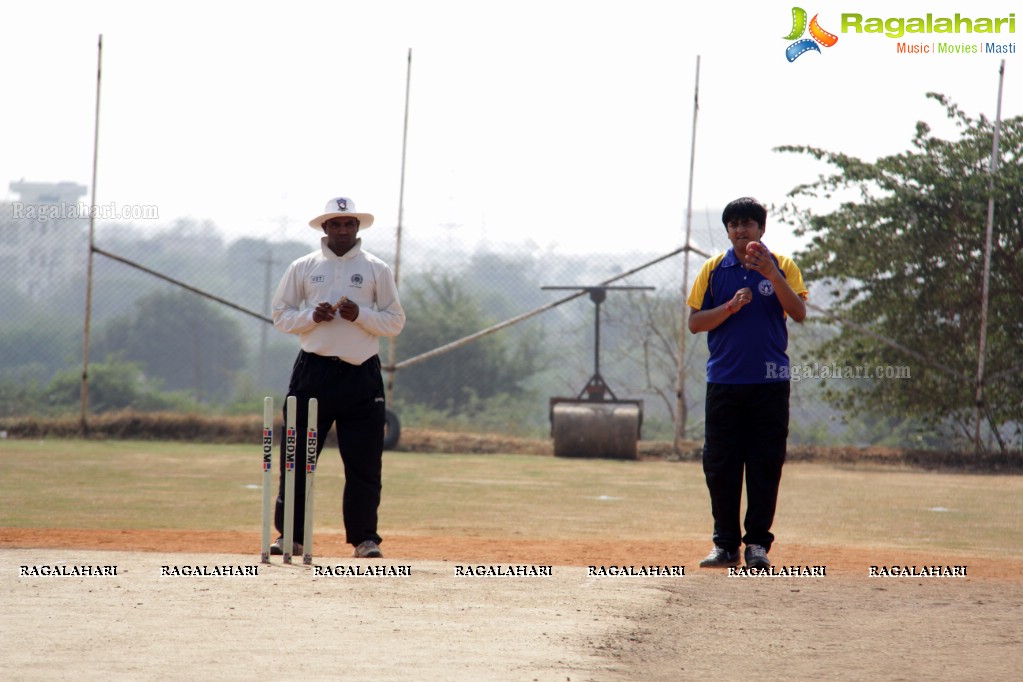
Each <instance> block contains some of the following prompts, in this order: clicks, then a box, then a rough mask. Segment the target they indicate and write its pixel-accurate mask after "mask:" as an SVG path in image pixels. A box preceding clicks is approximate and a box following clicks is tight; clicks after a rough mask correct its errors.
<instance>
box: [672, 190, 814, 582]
mask: <svg viewBox="0 0 1023 682" xmlns="http://www.w3.org/2000/svg"><path fill="white" fill-rule="evenodd" d="M721 220H722V222H724V224H725V229H726V230H727V231H728V239H729V241H730V242H732V248H730V249H729V250H728V251H727V252H725V253H723V254H720V255H718V256H715V257H713V258H711V259H710V260H708V261H707V262H706V263H704V264H703V267H702V268H701V269H700V272H699V274H697V276H696V281H695V282H694V283H693V289H692V291H691V292H690V294H689V300H688V301H687V303H688V305H689V307H690V308H691V309H692V310H691V311H690V315H689V331H690V332H692V333H693V334H698V333H700V332H707V346H708V348H709V349H710V359H709V360H708V361H707V400H706V421H705V423H706V437H705V442H704V446H703V472H704V476H705V477H706V479H707V488H708V489H709V490H710V506H711V514H712V515H713V517H714V549H713V550H712V551H711V553H710V554H709V555H708V556H707V557H706V558H705V559H704V560H703V561H701V562H700V566H704V567H720V566H738V565H739V564H740V559H739V546H740V544H742V543H745V545H746V551H745V556H744V558H745V563H746V566H747V567H748V568H769V567H770V565H771V562H770V561H769V560H768V558H767V553H768V551H770V549H771V543H772V542H773V541H774V535H772V534H771V524H772V523H773V522H774V512H775V507H776V505H777V501H778V485H779V483H780V481H781V469H782V464H783V463H784V462H785V445H786V440H787V439H788V432H789V380H788V376H789V372H788V368H789V359H788V355H787V354H786V352H785V350H786V347H787V346H788V331H787V329H786V321H787V319H788V318H789V317H791V318H792V319H793V320H795V321H796V322H802V321H803V319H804V318H805V317H806V305H805V304H804V301H805V300H806V295H807V289H806V286H805V285H804V284H803V276H802V274H801V273H800V272H799V268H798V267H796V264H795V263H794V262H793V261H792V259H790V258H787V257H785V256H780V255H778V254H773V253H771V252H770V251H769V250H768V249H767V247H766V246H764V245H763V243H762V242H761V241H760V240H761V238H762V237H763V236H764V228H765V226H766V223H767V209H765V208H764V207H763V205H761V204H760V202H758V201H757V200H756V199H753V198H750V197H743V198H741V199H736V200H735V201H733V202H731V203H730V204H728V206H726V207H725V210H724V212H723V213H722V215H721ZM769 368H771V369H772V370H773V371H768V370H769ZM782 368H784V370H783V369H782ZM780 377H784V378H780ZM743 470H745V476H746V498H747V499H746V517H745V520H744V526H745V529H746V534H745V535H742V534H741V530H742V529H741V527H740V525H739V505H740V502H741V500H742V481H743Z"/></svg>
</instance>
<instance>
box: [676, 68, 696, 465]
mask: <svg viewBox="0 0 1023 682" xmlns="http://www.w3.org/2000/svg"><path fill="white" fill-rule="evenodd" d="M699 111H700V55H696V85H695V86H694V90H693V136H692V139H691V141H690V143H689V195H688V197H687V199H686V241H685V252H684V253H683V255H682V328H681V329H680V330H679V335H678V393H677V394H676V395H677V404H676V409H675V443H674V450H675V454H676V455H680V454H682V441H683V439H685V437H686V422H688V421H689V407H688V406H687V405H686V334H687V333H688V331H689V329H688V327H689V306H688V305H686V293H687V290H688V288H689V239H690V237H691V236H692V233H693V171H694V169H695V167H696V115H697V113H698V112H699Z"/></svg>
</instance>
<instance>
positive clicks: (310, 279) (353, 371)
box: [271, 197, 405, 557]
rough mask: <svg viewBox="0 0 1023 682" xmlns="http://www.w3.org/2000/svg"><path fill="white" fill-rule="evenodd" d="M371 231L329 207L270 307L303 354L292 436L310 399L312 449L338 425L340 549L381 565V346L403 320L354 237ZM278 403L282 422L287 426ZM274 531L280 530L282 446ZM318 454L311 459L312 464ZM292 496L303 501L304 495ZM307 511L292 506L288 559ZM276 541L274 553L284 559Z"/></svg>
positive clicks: (299, 478)
mask: <svg viewBox="0 0 1023 682" xmlns="http://www.w3.org/2000/svg"><path fill="white" fill-rule="evenodd" d="M372 224H373V216H372V215H371V214H369V213H358V212H356V210H355V204H354V203H353V202H352V200H351V199H348V198H347V197H336V198H334V199H331V200H330V201H328V202H327V206H326V208H325V209H324V212H323V214H322V215H319V216H317V217H316V218H313V219H312V220H310V221H309V225H310V227H312V228H313V229H314V230H317V231H322V232H323V233H324V237H322V238H321V239H320V248H319V249H317V250H316V251H314V252H313V253H310V254H309V255H307V256H303V257H302V258H299V259H298V260H296V261H295V262H294V263H292V264H291V265H290V266H288V270H287V272H285V273H284V277H283V278H282V279H281V283H280V284H279V285H278V287H277V293H276V294H275V295H274V300H273V321H274V326H275V327H277V329H279V330H281V331H282V332H286V333H288V334H298V336H299V339H300V340H301V345H302V350H301V351H300V352H299V354H298V358H297V359H296V360H295V366H294V368H293V369H292V372H291V383H290V385H289V386H288V395H293V396H295V397H296V398H297V404H298V414H297V415H296V419H295V422H296V430H297V433H305V431H306V427H307V416H308V415H307V410H308V404H309V398H316V399H317V400H318V402H319V418H318V423H317V425H316V428H317V432H318V433H319V434H320V441H319V448H321V449H322V447H323V441H324V436H325V435H326V434H327V432H328V431H329V430H330V427H331V425H332V424H335V423H336V424H337V440H338V449H339V450H340V451H341V460H342V461H343V462H344V469H345V489H344V500H343V514H344V524H345V534H346V536H347V541H348V542H349V544H351V545H352V546H353V547H355V552H354V556H356V557H379V556H381V552H380V547H379V544H380V536H379V535H378V534H377V509H378V507H379V506H380V489H381V482H380V475H381V465H382V458H383V451H384V419H385V417H384V407H385V403H384V382H383V377H382V376H381V373H380V356H379V355H378V353H379V345H380V344H379V339H380V337H381V336H388V337H390V336H397V335H398V333H399V332H401V330H402V327H404V326H405V312H404V311H403V310H402V308H401V303H400V302H399V301H398V290H397V287H395V284H394V275H393V274H392V273H391V269H390V268H389V267H388V266H387V264H386V263H384V262H383V261H382V260H380V259H379V258H377V257H376V256H373V255H372V254H369V253H367V252H366V251H363V250H362V239H361V238H360V237H359V233H360V230H365V229H366V228H368V227H370V226H371V225H372ZM286 413H287V406H286V404H285V420H287V414H286ZM283 440H284V439H282V443H281V451H282V452H281V470H280V485H279V490H278V494H277V508H276V513H275V515H274V523H275V525H276V526H277V531H278V532H279V533H281V534H282V535H283V532H284V453H283V450H284V444H283ZM318 456H319V451H317V457H318ZM295 490H296V491H304V490H305V449H304V448H301V447H298V448H296V453H295ZM296 497H298V499H302V496H301V493H300V492H296ZM303 517H304V505H301V504H296V505H295V522H294V529H293V536H292V537H293V538H294V542H295V545H296V546H295V547H294V548H293V554H295V555H300V554H301V553H302V549H301V548H300V547H299V545H301V543H302V542H303V537H302V532H303V528H304V518H303ZM282 549H283V538H281V537H278V538H277V542H275V543H274V545H273V547H272V548H271V551H272V552H273V553H274V554H281V553H282Z"/></svg>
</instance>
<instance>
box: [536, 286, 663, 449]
mask: <svg viewBox="0 0 1023 682" xmlns="http://www.w3.org/2000/svg"><path fill="white" fill-rule="evenodd" d="M541 288H543V289H548V290H566V289H568V290H576V291H585V292H586V293H588V294H589V295H590V300H591V301H593V303H594V323H593V376H591V377H590V380H589V381H587V382H586V385H585V386H584V387H583V390H582V391H580V393H579V395H578V396H576V397H574V398H551V399H550V419H551V437H552V438H553V439H554V456H555V457H607V458H613V459H637V457H638V450H637V445H638V443H639V439H640V431H641V429H642V426H643V401H642V400H627V399H620V398H618V397H617V396H616V395H615V394H614V391H612V390H611V387H610V386H608V385H607V382H606V381H604V377H603V376H601V374H600V304H601V303H603V302H604V300H605V299H606V298H607V292H608V290H612V289H613V290H647V291H648V290H651V289H653V288H654V287H641V286H590V287H579V286H547V287H541Z"/></svg>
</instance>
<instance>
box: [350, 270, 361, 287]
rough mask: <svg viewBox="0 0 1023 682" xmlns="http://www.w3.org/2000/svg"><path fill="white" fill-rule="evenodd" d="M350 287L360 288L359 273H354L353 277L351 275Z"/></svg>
mask: <svg viewBox="0 0 1023 682" xmlns="http://www.w3.org/2000/svg"><path fill="white" fill-rule="evenodd" d="M352 286H353V287H361V286H362V275H360V274H359V273H355V274H354V275H352Z"/></svg>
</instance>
